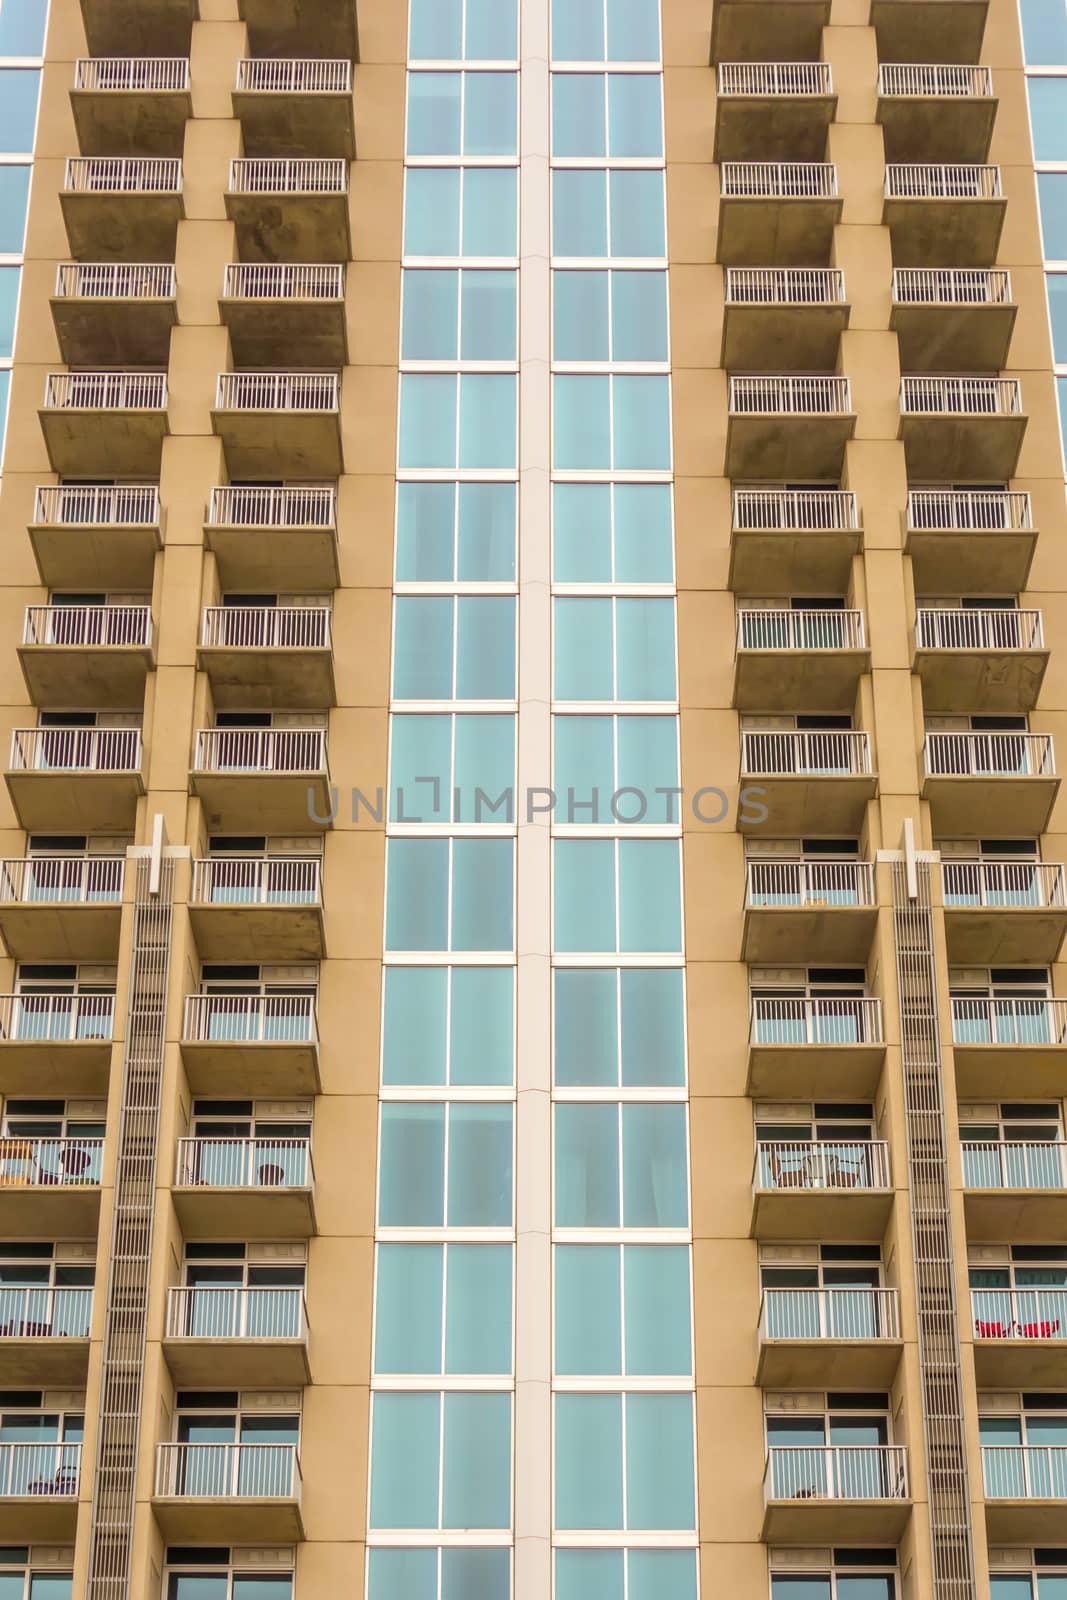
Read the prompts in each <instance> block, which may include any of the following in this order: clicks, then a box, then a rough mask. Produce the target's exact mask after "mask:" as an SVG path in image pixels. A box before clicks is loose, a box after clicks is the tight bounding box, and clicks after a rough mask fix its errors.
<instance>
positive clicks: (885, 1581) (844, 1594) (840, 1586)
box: [837, 1572, 893, 1600]
mask: <svg viewBox="0 0 1067 1600" xmlns="http://www.w3.org/2000/svg"><path fill="white" fill-rule="evenodd" d="M837 1600H893V1579H892V1577H891V1576H890V1575H889V1574H888V1573H885V1572H865V1573H856V1574H850V1573H846V1574H844V1575H842V1576H839V1577H838V1580H837Z"/></svg>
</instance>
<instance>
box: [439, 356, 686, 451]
mask: <svg viewBox="0 0 1067 1600" xmlns="http://www.w3.org/2000/svg"><path fill="white" fill-rule="evenodd" d="M552 398H553V407H552V409H553V419H552V420H553V445H552V464H553V466H554V467H555V468H556V469H557V470H560V471H584V472H591V471H620V472H666V471H669V469H670V465H671V411H670V380H669V379H668V378H667V377H666V376H662V377H661V376H658V375H652V374H642V375H637V374H635V373H625V374H623V373H617V374H614V375H612V376H608V375H606V374H605V375H604V376H599V375H592V374H590V375H586V374H584V373H583V374H578V373H557V374H556V375H555V377H554V378H553V380H552ZM431 464H432V465H436V463H431Z"/></svg>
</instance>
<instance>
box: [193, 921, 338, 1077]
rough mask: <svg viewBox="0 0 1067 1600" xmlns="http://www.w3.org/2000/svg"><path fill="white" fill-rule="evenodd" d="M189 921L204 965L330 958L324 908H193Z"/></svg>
mask: <svg viewBox="0 0 1067 1600" xmlns="http://www.w3.org/2000/svg"><path fill="white" fill-rule="evenodd" d="M189 917H190V920H191V922H192V926H193V937H194V938H195V939H196V947H197V949H198V950H199V952H200V955H201V959H202V960H204V961H281V962H288V963H292V962H295V961H319V960H321V959H322V957H323V956H324V955H325V954H326V935H325V930H324V922H323V914H322V907H321V906H313V905H312V906H297V905H240V904H239V903H234V904H231V905H221V904H220V905H215V904H194V905H191V906H190V907H189ZM222 1048H223V1049H224V1050H225V1049H227V1048H232V1046H230V1047H228V1046H227V1045H226V1044H223V1046H222ZM266 1048H267V1049H268V1050H270V1049H271V1048H272V1047H271V1046H270V1045H267V1047H266Z"/></svg>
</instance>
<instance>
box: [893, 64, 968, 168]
mask: <svg viewBox="0 0 1067 1600" xmlns="http://www.w3.org/2000/svg"><path fill="white" fill-rule="evenodd" d="M996 116H997V102H996V100H995V99H994V97H993V74H992V72H991V71H990V69H989V68H988V67H966V66H929V65H923V66H911V65H905V66H900V65H895V66H887V65H884V64H883V65H882V66H880V67H879V68H878V121H879V122H880V123H881V124H882V129H883V132H884V138H885V154H886V160H887V161H985V160H986V158H987V157H988V155H989V143H990V140H991V139H992V137H993V123H994V122H995V121H996Z"/></svg>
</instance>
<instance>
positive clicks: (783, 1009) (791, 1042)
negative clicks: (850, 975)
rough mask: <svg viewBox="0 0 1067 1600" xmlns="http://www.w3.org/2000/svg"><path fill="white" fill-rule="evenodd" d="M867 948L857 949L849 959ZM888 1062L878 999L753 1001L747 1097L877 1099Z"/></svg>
mask: <svg viewBox="0 0 1067 1600" xmlns="http://www.w3.org/2000/svg"><path fill="white" fill-rule="evenodd" d="M864 914H865V913H864ZM749 915H751V913H747V914H746V929H747V925H748V916H749ZM849 925H850V926H851V923H850V924H849ZM868 943H869V941H868ZM867 947H868V944H867V943H863V944H861V945H860V946H859V947H855V946H854V947H853V948H852V949H851V950H850V951H849V959H850V960H855V959H856V956H857V954H858V953H859V951H860V950H862V949H866V948H867ZM884 1061H885V1032H884V1030H883V1026H882V1002H881V1001H880V1000H878V999H876V998H875V997H874V996H873V995H855V996H852V997H850V998H847V999H839V1000H803V999H800V998H790V997H788V996H783V998H782V999H780V1000H775V999H772V998H770V997H767V996H761V997H758V998H756V999H754V1000H753V1001H752V1015H751V1019H750V1023H749V1036H748V1085H747V1093H748V1094H750V1095H752V1096H753V1097H754V1098H756V1099H763V1098H767V1099H781V1100H784V1099H789V1098H791V1097H801V1098H804V1099H810V1100H821V1099H826V1100H872V1099H873V1098H874V1094H875V1091H876V1090H877V1088H878V1080H879V1078H880V1077H881V1075H882V1065H883V1063H884Z"/></svg>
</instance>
